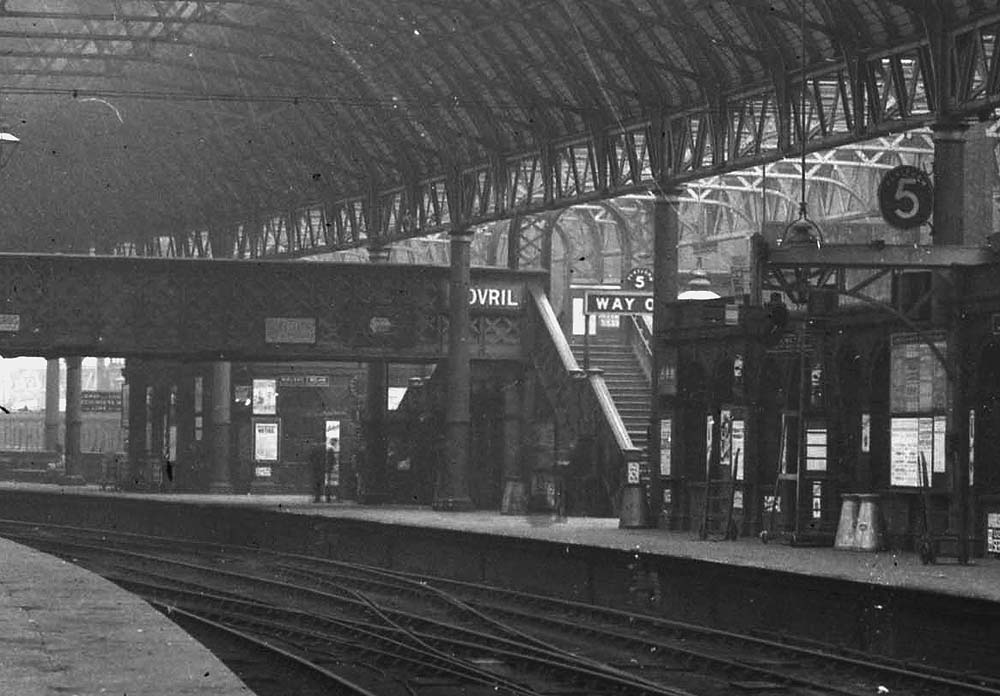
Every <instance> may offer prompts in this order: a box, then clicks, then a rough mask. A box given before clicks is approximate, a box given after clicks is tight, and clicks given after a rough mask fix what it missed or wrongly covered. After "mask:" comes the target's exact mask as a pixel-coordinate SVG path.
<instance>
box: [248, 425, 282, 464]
mask: <svg viewBox="0 0 1000 696" xmlns="http://www.w3.org/2000/svg"><path fill="white" fill-rule="evenodd" d="M253 458H254V460H255V461H258V462H276V461H278V423H277V422H276V421H263V422H260V423H254V424H253Z"/></svg>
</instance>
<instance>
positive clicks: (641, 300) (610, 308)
mask: <svg viewBox="0 0 1000 696" xmlns="http://www.w3.org/2000/svg"><path fill="white" fill-rule="evenodd" d="M584 313H585V314H652V313H653V293H651V292H649V293H645V292H622V291H620V290H608V291H604V292H598V291H594V290H588V291H587V292H586V293H585V294H584Z"/></svg>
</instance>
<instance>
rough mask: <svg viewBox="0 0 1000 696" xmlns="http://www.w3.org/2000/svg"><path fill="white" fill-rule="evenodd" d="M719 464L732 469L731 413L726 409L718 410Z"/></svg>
mask: <svg viewBox="0 0 1000 696" xmlns="http://www.w3.org/2000/svg"><path fill="white" fill-rule="evenodd" d="M719 466H723V467H725V468H726V469H727V470H729V471H730V473H731V472H732V470H733V414H732V411H729V410H727V409H722V410H721V411H720V412H719Z"/></svg>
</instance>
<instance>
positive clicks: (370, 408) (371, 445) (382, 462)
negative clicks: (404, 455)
mask: <svg viewBox="0 0 1000 696" xmlns="http://www.w3.org/2000/svg"><path fill="white" fill-rule="evenodd" d="M388 370H389V364H388V363H387V362H386V361H385V360H372V361H371V362H369V363H368V390H367V395H366V397H365V423H364V429H365V462H364V467H365V468H364V471H363V472H362V474H361V485H360V488H359V490H358V502H359V503H361V504H363V505H378V504H380V503H384V502H386V501H387V500H388V499H389V490H388V489H389V482H388V480H387V479H388V471H387V469H388V445H387V443H386V419H387V414H388V411H389V395H388Z"/></svg>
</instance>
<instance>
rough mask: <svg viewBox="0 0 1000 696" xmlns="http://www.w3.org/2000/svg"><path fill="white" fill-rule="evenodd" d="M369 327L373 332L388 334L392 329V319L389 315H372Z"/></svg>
mask: <svg viewBox="0 0 1000 696" xmlns="http://www.w3.org/2000/svg"><path fill="white" fill-rule="evenodd" d="M368 328H369V329H370V330H371V332H372V333H373V334H387V333H389V332H391V331H392V320H391V319H389V317H372V318H371V319H370V320H369V321H368Z"/></svg>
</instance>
